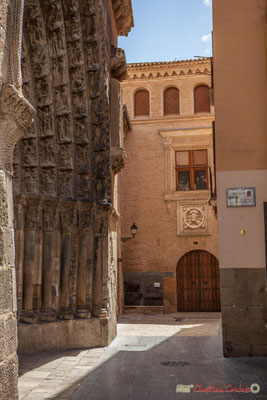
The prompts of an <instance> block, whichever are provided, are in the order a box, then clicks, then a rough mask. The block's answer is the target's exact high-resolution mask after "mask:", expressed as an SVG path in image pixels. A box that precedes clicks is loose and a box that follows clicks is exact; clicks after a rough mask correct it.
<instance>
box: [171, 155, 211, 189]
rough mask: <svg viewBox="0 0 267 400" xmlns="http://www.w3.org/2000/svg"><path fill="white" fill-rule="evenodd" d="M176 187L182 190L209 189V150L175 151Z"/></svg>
mask: <svg viewBox="0 0 267 400" xmlns="http://www.w3.org/2000/svg"><path fill="white" fill-rule="evenodd" d="M175 168H176V188H177V190H178V191H181V190H206V189H208V158H207V150H206V149H204V150H185V151H184V150H183V151H176V152H175Z"/></svg>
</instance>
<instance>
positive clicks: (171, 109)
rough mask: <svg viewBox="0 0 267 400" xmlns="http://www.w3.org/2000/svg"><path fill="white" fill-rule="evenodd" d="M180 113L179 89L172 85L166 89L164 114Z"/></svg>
mask: <svg viewBox="0 0 267 400" xmlns="http://www.w3.org/2000/svg"><path fill="white" fill-rule="evenodd" d="M169 114H179V90H178V89H176V88H174V87H171V88H168V89H166V90H165V91H164V115H169Z"/></svg>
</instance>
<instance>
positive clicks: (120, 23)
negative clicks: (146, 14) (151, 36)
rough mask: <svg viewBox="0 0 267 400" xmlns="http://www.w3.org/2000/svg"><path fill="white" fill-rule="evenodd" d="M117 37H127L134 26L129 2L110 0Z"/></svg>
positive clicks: (130, 2)
mask: <svg viewBox="0 0 267 400" xmlns="http://www.w3.org/2000/svg"><path fill="white" fill-rule="evenodd" d="M112 7H113V12H114V18H115V22H116V26H117V34H118V36H127V35H128V33H129V32H130V30H131V28H132V27H133V26H134V20H133V10H132V1H131V0H112Z"/></svg>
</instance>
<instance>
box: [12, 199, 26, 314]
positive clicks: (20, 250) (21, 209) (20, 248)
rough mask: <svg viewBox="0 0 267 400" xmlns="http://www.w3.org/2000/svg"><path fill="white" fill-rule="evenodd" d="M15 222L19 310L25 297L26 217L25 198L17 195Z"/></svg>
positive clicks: (15, 200)
mask: <svg viewBox="0 0 267 400" xmlns="http://www.w3.org/2000/svg"><path fill="white" fill-rule="evenodd" d="M14 203H15V206H14V223H15V248H16V254H15V260H16V262H15V264H16V278H17V306H18V312H20V311H21V310H22V301H23V300H22V299H23V264H24V218H25V200H24V199H23V200H22V199H21V198H19V197H17V198H16V197H15V199H14Z"/></svg>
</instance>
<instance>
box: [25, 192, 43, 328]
mask: <svg viewBox="0 0 267 400" xmlns="http://www.w3.org/2000/svg"><path fill="white" fill-rule="evenodd" d="M39 203H40V200H39V199H30V200H28V204H27V209H26V215H25V232H24V235H25V242H24V265H23V299H22V305H23V307H22V309H23V311H22V312H21V313H20V320H21V321H23V322H27V323H35V322H36V321H37V317H38V313H37V311H33V290H34V289H33V286H34V285H33V277H34V269H35V265H36V246H37V238H36V236H37V231H38V230H39V229H40V212H41V210H40V206H39Z"/></svg>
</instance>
